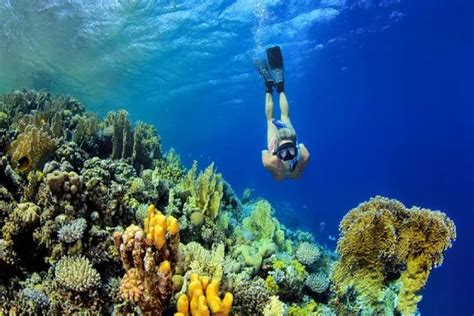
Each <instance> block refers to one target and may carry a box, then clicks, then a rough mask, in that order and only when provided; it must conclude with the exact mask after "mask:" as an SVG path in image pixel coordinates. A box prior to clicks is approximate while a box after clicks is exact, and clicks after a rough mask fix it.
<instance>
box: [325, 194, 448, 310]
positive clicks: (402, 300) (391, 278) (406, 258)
mask: <svg viewBox="0 0 474 316" xmlns="http://www.w3.org/2000/svg"><path fill="white" fill-rule="evenodd" d="M340 230H341V238H340V239H339V241H338V245H337V251H338V252H339V254H340V255H341V260H340V261H338V262H337V263H336V264H335V266H334V273H333V276H332V278H333V281H334V284H335V288H336V292H337V293H338V295H340V296H344V295H347V292H348V291H350V290H351V289H352V288H354V290H355V291H356V294H357V301H358V302H357V303H358V304H357V305H359V306H361V309H365V310H372V311H374V312H377V311H378V310H379V309H380V306H381V303H382V302H383V299H384V293H385V291H386V290H387V285H386V284H387V283H390V282H400V283H401V290H400V292H399V293H398V304H397V310H398V311H399V312H401V313H403V314H404V315H411V314H413V313H414V312H415V310H416V304H417V303H418V302H419V300H420V299H421V297H420V296H418V295H417V294H416V293H417V292H418V291H419V290H420V289H421V288H422V287H423V286H424V285H425V283H426V280H427V278H428V275H429V273H430V271H431V269H432V268H433V267H436V266H438V265H440V264H441V263H442V261H443V252H444V251H445V250H446V249H447V248H449V247H451V243H452V241H453V240H454V239H455V238H456V230H455V226H454V223H453V222H452V221H451V220H450V219H449V218H448V217H447V216H446V215H445V214H443V213H441V212H439V211H430V210H427V209H420V208H417V207H413V208H411V209H407V208H405V206H404V205H403V204H401V203H400V202H398V201H396V200H389V199H386V198H383V197H379V196H378V197H375V198H373V199H371V200H370V201H368V202H366V203H363V204H361V205H359V206H358V207H357V208H355V209H353V210H351V211H350V212H349V213H348V214H347V215H346V216H345V217H344V219H343V220H342V221H341V224H340Z"/></svg>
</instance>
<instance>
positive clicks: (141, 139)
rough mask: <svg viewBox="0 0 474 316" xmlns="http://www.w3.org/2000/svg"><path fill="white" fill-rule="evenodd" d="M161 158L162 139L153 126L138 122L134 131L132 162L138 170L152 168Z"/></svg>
mask: <svg viewBox="0 0 474 316" xmlns="http://www.w3.org/2000/svg"><path fill="white" fill-rule="evenodd" d="M160 157H161V139H160V137H159V136H158V134H157V132H156V129H155V127H154V126H153V125H150V124H146V123H143V122H138V123H137V124H136V126H135V129H134V131H133V148H132V161H133V165H134V166H135V168H137V169H138V170H141V169H146V168H150V167H151V164H152V161H153V159H158V158H160Z"/></svg>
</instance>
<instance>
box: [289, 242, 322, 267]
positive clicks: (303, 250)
mask: <svg viewBox="0 0 474 316" xmlns="http://www.w3.org/2000/svg"><path fill="white" fill-rule="evenodd" d="M320 254H321V252H320V251H319V248H318V247H317V246H316V245H315V244H312V243H309V242H302V243H301V244H300V245H299V246H298V248H297V249H296V254H295V255H296V259H298V261H299V262H301V263H302V264H304V265H306V266H310V265H312V264H313V263H314V262H315V261H316V260H317V259H318V258H319V256H320Z"/></svg>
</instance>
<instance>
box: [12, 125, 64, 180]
mask: <svg viewBox="0 0 474 316" xmlns="http://www.w3.org/2000/svg"><path fill="white" fill-rule="evenodd" d="M55 148H56V143H55V141H54V140H52V139H51V137H50V136H49V135H48V134H47V133H46V132H44V131H42V130H41V129H39V128H36V127H34V126H28V127H27V128H26V129H25V131H24V132H23V133H21V134H19V135H18V137H17V138H16V140H15V141H13V142H12V144H11V145H10V148H9V149H8V156H10V157H11V162H12V165H13V166H14V167H15V168H16V169H17V170H18V171H20V172H24V173H28V172H30V171H31V170H33V169H36V168H38V167H40V165H41V163H42V162H43V161H44V159H45V157H46V156H47V155H48V154H50V153H52V152H53V151H54V149H55Z"/></svg>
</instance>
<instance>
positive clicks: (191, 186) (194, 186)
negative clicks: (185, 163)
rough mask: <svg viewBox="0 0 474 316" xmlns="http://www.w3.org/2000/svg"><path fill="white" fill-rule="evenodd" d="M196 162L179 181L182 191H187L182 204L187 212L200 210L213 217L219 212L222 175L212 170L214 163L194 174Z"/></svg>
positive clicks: (208, 216)
mask: <svg viewBox="0 0 474 316" xmlns="http://www.w3.org/2000/svg"><path fill="white" fill-rule="evenodd" d="M196 172H197V162H196V161H195V162H194V163H193V166H192V168H191V170H189V171H188V173H187V175H186V176H185V177H184V179H183V181H182V182H181V187H182V188H183V190H184V191H187V192H189V197H188V198H187V200H186V203H185V205H184V207H185V209H187V210H188V213H189V214H191V213H192V212H196V211H199V212H202V213H203V215H204V216H206V217H207V218H209V219H215V218H216V217H217V215H218V214H219V210H220V206H221V199H222V196H223V194H224V193H223V183H222V175H221V174H220V173H215V172H214V164H213V163H212V164H211V165H209V166H208V167H207V168H206V169H205V170H204V171H201V172H200V173H199V176H196Z"/></svg>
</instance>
